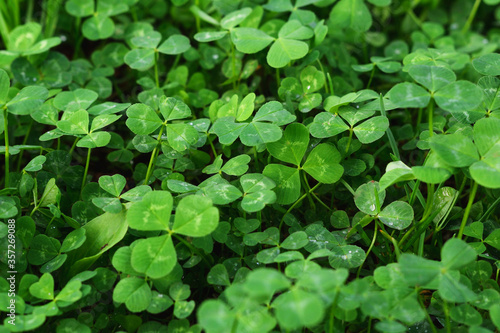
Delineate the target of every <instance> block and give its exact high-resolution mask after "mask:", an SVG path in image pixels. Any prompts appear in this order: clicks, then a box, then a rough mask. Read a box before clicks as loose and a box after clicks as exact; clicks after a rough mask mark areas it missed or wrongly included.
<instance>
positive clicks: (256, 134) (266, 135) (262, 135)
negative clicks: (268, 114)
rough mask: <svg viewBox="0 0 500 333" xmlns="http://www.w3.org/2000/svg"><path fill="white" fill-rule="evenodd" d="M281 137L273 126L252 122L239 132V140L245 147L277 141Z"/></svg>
mask: <svg viewBox="0 0 500 333" xmlns="http://www.w3.org/2000/svg"><path fill="white" fill-rule="evenodd" d="M254 120H255V119H254ZM282 135H283V132H282V131H281V129H280V128H279V127H278V126H276V125H275V124H268V123H263V122H260V121H252V122H251V123H250V124H248V126H245V127H244V128H243V130H242V131H241V134H240V140H241V143H243V144H244V145H245V146H249V147H254V146H257V145H259V144H263V143H269V142H274V141H278V140H279V139H281V136H282Z"/></svg>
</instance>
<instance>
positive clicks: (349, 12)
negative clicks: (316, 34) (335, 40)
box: [330, 0, 372, 32]
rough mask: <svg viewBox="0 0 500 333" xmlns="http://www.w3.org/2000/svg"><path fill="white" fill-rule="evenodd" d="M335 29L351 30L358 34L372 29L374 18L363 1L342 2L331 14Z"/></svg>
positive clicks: (347, 0) (345, 0)
mask: <svg viewBox="0 0 500 333" xmlns="http://www.w3.org/2000/svg"><path fill="white" fill-rule="evenodd" d="M330 21H331V22H333V26H334V28H341V29H342V28H351V29H353V30H355V31H358V32H364V31H367V30H368V29H370V27H371V25H372V16H371V14H370V11H369V9H368V7H366V5H365V4H364V2H363V1H362V0H340V1H339V2H337V4H336V5H335V7H333V9H332V11H331V13H330Z"/></svg>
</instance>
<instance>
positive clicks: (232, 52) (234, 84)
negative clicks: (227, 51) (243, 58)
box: [231, 43, 236, 90]
mask: <svg viewBox="0 0 500 333" xmlns="http://www.w3.org/2000/svg"><path fill="white" fill-rule="evenodd" d="M231 69H232V70H233V78H234V77H235V76H236V52H235V48H234V43H231ZM233 89H235V90H236V81H233Z"/></svg>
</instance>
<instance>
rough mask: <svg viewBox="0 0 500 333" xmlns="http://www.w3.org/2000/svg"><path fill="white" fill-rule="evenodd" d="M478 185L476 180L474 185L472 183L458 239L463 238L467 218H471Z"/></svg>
mask: <svg viewBox="0 0 500 333" xmlns="http://www.w3.org/2000/svg"><path fill="white" fill-rule="evenodd" d="M477 187H478V184H477V183H476V182H474V185H472V190H471V192H470V194H469V201H468V202H467V206H466V207H465V212H464V217H463V218H462V223H461V224H460V230H459V231H458V235H457V238H458V239H462V235H463V234H464V229H465V225H466V224H467V219H468V218H469V214H470V210H471V208H472V204H473V203H474V198H475V197H476V192H477Z"/></svg>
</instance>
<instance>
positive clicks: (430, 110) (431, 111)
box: [427, 98, 434, 137]
mask: <svg viewBox="0 0 500 333" xmlns="http://www.w3.org/2000/svg"><path fill="white" fill-rule="evenodd" d="M427 116H428V117H429V137H432V135H433V134H434V125H433V124H432V119H433V116H434V99H433V98H431V100H430V102H429V106H428V107H427Z"/></svg>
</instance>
